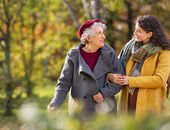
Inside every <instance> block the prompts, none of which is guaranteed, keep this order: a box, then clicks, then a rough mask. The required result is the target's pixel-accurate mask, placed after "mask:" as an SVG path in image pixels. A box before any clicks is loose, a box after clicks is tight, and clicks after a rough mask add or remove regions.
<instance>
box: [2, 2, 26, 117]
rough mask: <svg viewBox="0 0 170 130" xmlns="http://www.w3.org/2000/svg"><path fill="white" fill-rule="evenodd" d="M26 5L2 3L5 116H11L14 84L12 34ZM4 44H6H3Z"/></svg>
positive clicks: (21, 3)
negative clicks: (12, 73)
mask: <svg viewBox="0 0 170 130" xmlns="http://www.w3.org/2000/svg"><path fill="white" fill-rule="evenodd" d="M23 6H24V3H23V2H22V1H21V0H19V1H18V0H13V1H10V0H1V1H0V15H1V17H0V23H1V26H0V45H1V48H2V50H3V51H4V56H5V58H4V73H5V75H4V76H5V77H4V79H5V92H6V102H5V115H10V114H11V102H12V93H13V84H12V76H11V64H10V62H11V55H10V54H11V41H12V39H11V33H12V29H13V26H14V25H15V24H16V19H17V16H18V15H19V14H20V12H21V10H22V7H23ZM3 43H4V44H3Z"/></svg>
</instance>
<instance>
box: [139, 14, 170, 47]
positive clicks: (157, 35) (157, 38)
mask: <svg viewBox="0 0 170 130" xmlns="http://www.w3.org/2000/svg"><path fill="white" fill-rule="evenodd" d="M136 22H138V23H139V26H140V27H141V28H142V29H143V30H144V31H146V32H147V33H148V32H152V33H153V34H152V36H151V38H150V41H151V42H152V43H153V44H154V45H155V46H161V47H162V49H164V50H165V49H168V50H170V41H169V39H168V38H167V36H166V35H165V33H164V31H163V29H162V27H161V24H160V22H159V20H158V19H157V18H155V17H154V16H152V15H144V16H139V17H138V18H137V21H136Z"/></svg>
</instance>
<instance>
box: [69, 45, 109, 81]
mask: <svg viewBox="0 0 170 130" xmlns="http://www.w3.org/2000/svg"><path fill="white" fill-rule="evenodd" d="M83 46H84V45H83V44H79V45H76V46H75V47H74V48H73V49H72V53H71V55H72V56H71V57H72V58H73V59H75V58H74V57H75V56H76V55H77V56H78V60H79V68H78V72H79V74H80V73H82V72H83V73H86V74H88V75H89V76H91V77H92V78H94V79H98V78H100V77H101V76H102V75H104V74H106V73H107V72H110V71H111V70H110V69H109V68H110V67H109V66H110V64H111V61H112V59H110V53H111V49H109V48H108V45H106V44H105V45H104V47H102V48H101V49H100V55H99V57H98V60H97V63H96V65H95V68H94V70H93V72H92V71H91V69H90V68H89V66H88V65H87V64H86V62H85V61H84V59H83V57H82V56H81V54H80V48H82V47H83ZM75 53H76V54H75ZM109 63H110V64H109Z"/></svg>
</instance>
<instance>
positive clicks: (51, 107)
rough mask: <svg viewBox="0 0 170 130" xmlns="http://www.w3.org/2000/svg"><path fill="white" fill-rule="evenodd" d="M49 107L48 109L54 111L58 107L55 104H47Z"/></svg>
mask: <svg viewBox="0 0 170 130" xmlns="http://www.w3.org/2000/svg"><path fill="white" fill-rule="evenodd" d="M47 109H48V111H50V112H52V111H54V110H55V109H56V108H55V107H54V106H51V105H48V106H47Z"/></svg>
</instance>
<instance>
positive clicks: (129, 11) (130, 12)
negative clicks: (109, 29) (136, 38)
mask: <svg viewBox="0 0 170 130" xmlns="http://www.w3.org/2000/svg"><path fill="white" fill-rule="evenodd" d="M125 5H126V7H127V15H128V18H127V24H128V39H129V40H130V39H131V38H132V35H133V29H132V26H133V9H132V4H131V3H130V1H128V0H125Z"/></svg>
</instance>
